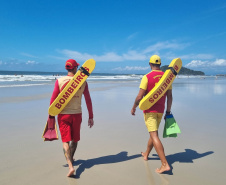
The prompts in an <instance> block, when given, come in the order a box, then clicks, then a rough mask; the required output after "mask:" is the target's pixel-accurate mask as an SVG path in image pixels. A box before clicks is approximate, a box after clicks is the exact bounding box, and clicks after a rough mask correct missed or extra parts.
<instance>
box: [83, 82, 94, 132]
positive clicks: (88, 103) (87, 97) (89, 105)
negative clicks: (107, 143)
mask: <svg viewBox="0 0 226 185" xmlns="http://www.w3.org/2000/svg"><path fill="white" fill-rule="evenodd" d="M83 94H84V97H85V101H86V106H87V109H88V112H89V120H88V126H89V127H90V128H91V127H92V126H93V125H94V121H93V106H92V100H91V97H90V93H89V88H88V83H87V82H86V86H85V90H84V92H83Z"/></svg>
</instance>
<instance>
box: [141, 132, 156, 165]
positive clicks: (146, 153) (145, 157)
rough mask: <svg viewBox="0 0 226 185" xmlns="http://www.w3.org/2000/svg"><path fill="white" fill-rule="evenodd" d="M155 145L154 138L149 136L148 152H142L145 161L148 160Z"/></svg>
mask: <svg viewBox="0 0 226 185" xmlns="http://www.w3.org/2000/svg"><path fill="white" fill-rule="evenodd" d="M153 146H154V145H153V140H152V138H151V136H150V138H149V140H148V144H147V149H146V152H145V153H143V152H141V154H142V156H143V157H144V160H145V161H147V160H148V156H149V154H150V152H151V150H152V148H153Z"/></svg>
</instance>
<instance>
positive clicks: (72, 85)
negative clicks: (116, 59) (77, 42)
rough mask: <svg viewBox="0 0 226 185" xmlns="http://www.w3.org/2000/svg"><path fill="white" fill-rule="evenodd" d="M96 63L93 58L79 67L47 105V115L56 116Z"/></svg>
mask: <svg viewBox="0 0 226 185" xmlns="http://www.w3.org/2000/svg"><path fill="white" fill-rule="evenodd" d="M95 65H96V61H95V60H94V59H89V60H87V61H85V63H84V64H83V65H82V66H81V67H80V69H79V70H78V71H77V73H76V74H75V75H74V76H73V78H72V79H71V80H70V81H69V82H68V84H67V85H66V86H65V87H64V89H63V91H61V93H60V94H59V95H58V96H57V98H56V99H55V100H54V102H53V103H52V104H51V105H50V107H49V115H51V116H56V115H58V114H60V112H61V111H62V110H63V109H64V107H65V106H66V105H67V104H68V102H69V101H70V100H71V98H72V97H73V96H74V95H75V93H76V92H77V91H78V90H79V88H80V87H81V86H82V84H83V83H84V82H85V81H86V79H87V78H88V76H89V75H90V74H91V73H92V71H93V70H94V68H95Z"/></svg>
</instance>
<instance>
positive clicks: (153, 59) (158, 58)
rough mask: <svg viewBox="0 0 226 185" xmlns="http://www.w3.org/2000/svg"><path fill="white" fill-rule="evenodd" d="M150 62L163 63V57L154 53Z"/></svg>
mask: <svg viewBox="0 0 226 185" xmlns="http://www.w3.org/2000/svg"><path fill="white" fill-rule="evenodd" d="M149 63H152V64H161V58H160V57H159V56H158V55H153V56H152V57H151V58H150V62H149Z"/></svg>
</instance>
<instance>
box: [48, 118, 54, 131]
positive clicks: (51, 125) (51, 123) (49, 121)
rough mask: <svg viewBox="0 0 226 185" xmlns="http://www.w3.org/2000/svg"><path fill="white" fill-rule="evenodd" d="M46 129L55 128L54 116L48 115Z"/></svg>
mask: <svg viewBox="0 0 226 185" xmlns="http://www.w3.org/2000/svg"><path fill="white" fill-rule="evenodd" d="M47 122H48V129H55V116H50V115H49V117H48V120H47Z"/></svg>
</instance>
